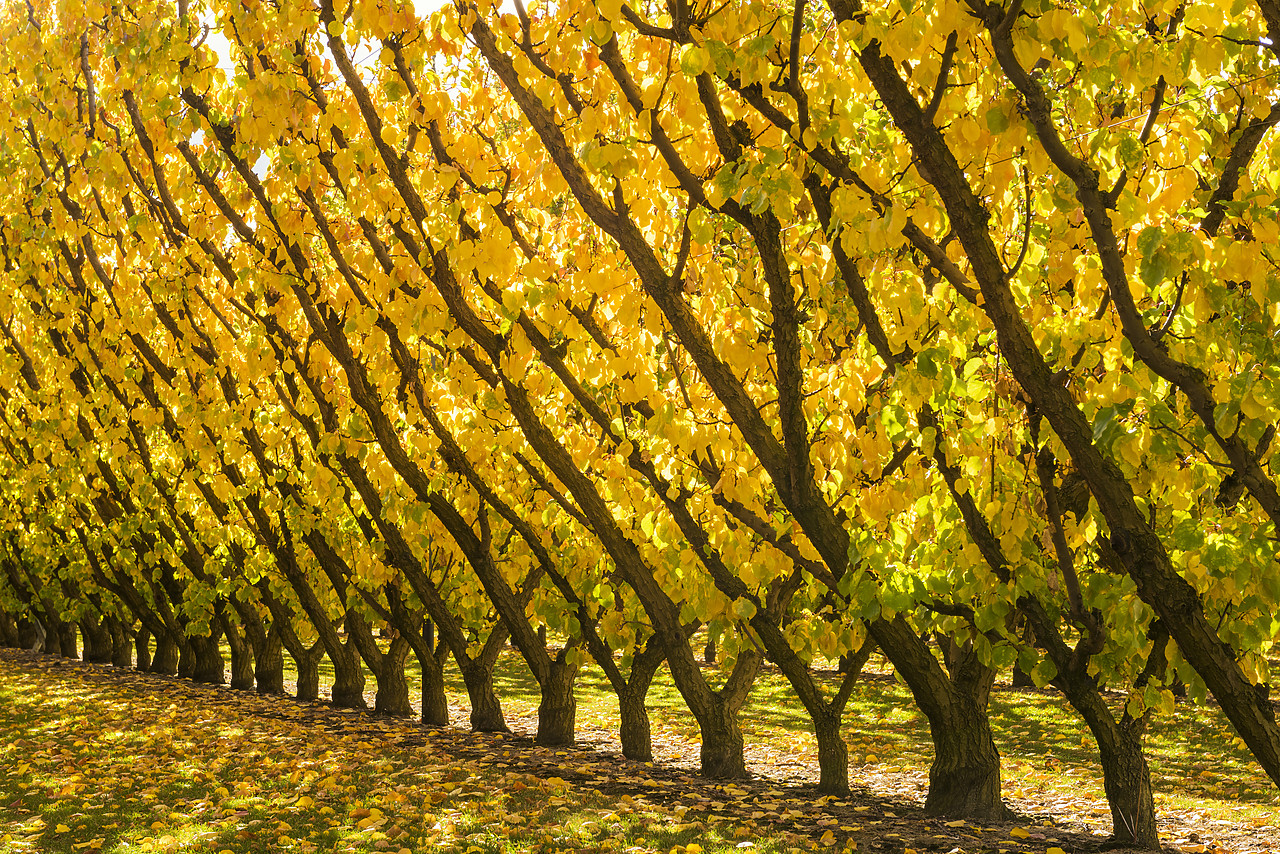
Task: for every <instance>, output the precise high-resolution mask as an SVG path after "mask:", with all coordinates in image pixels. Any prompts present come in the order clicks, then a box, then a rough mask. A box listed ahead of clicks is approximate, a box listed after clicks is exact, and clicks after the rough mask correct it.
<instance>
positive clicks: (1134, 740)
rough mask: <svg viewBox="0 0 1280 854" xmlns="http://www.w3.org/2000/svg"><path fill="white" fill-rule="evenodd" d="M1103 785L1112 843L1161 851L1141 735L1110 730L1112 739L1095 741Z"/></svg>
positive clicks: (1129, 730)
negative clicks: (1100, 762) (1110, 825)
mask: <svg viewBox="0 0 1280 854" xmlns="http://www.w3.org/2000/svg"><path fill="white" fill-rule="evenodd" d="M1098 753H1099V756H1100V758H1101V759H1102V786H1103V789H1105V790H1106V793H1107V803H1108V804H1109V805H1110V807H1111V823H1112V835H1113V841H1114V842H1115V843H1117V844H1119V845H1125V846H1133V847H1135V848H1147V849H1150V850H1152V851H1158V850H1159V849H1160V834H1159V832H1158V831H1157V830H1156V811H1155V800H1154V798H1153V797H1152V793H1151V769H1150V768H1148V767H1147V758H1146V756H1144V755H1143V752H1142V736H1141V735H1140V734H1139V733H1138V732H1135V731H1134V730H1133V729H1132V728H1130V727H1127V726H1124V725H1119V726H1115V727H1113V728H1112V734H1111V737H1108V738H1100V739H1098Z"/></svg>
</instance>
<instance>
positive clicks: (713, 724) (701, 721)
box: [698, 694, 747, 779]
mask: <svg viewBox="0 0 1280 854" xmlns="http://www.w3.org/2000/svg"><path fill="white" fill-rule="evenodd" d="M698 726H699V729H700V730H701V732H702V749H701V751H700V752H699V754H698V755H699V760H700V761H701V765H702V774H703V776H706V777H721V778H727V779H741V778H743V777H746V776H747V765H746V759H745V758H744V756H743V752H742V750H743V743H742V727H740V726H739V725H738V716H737V713H736V711H735V710H733V709H732V708H730V706H729V704H728V703H726V702H725V701H724V700H723V699H721V698H720V697H719V696H718V695H714V694H713V695H712V702H711V703H710V704H709V708H707V709H704V710H703V712H702V714H701V715H699V716H698Z"/></svg>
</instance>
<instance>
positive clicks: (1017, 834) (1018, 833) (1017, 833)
mask: <svg viewBox="0 0 1280 854" xmlns="http://www.w3.org/2000/svg"><path fill="white" fill-rule="evenodd" d="M1009 835H1010V836H1012V837H1013V838H1014V839H1026V838H1027V837H1028V836H1030V835H1031V831H1029V830H1026V829H1024V828H1021V827H1015V828H1014V829H1013V830H1011V831H1009Z"/></svg>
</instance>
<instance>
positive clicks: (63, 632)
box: [58, 622, 80, 658]
mask: <svg viewBox="0 0 1280 854" xmlns="http://www.w3.org/2000/svg"><path fill="white" fill-rule="evenodd" d="M58 643H59V650H58V654H59V655H61V656H62V657H63V658H79V657H80V656H79V654H78V653H77V652H76V624H75V623H70V622H66V623H59V624H58Z"/></svg>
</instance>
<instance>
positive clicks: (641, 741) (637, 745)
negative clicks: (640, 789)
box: [618, 685, 653, 762]
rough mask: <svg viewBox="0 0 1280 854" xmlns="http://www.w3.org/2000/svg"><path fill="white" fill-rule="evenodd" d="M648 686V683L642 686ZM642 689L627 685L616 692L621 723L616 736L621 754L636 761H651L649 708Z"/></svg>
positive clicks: (651, 746) (651, 741)
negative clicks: (620, 691)
mask: <svg viewBox="0 0 1280 854" xmlns="http://www.w3.org/2000/svg"><path fill="white" fill-rule="evenodd" d="M644 687H645V688H648V685H645V686H644ZM645 693H646V691H644V690H643V689H641V690H636V689H635V688H633V687H632V686H628V687H627V690H626V691H623V692H622V693H620V694H618V715H619V717H620V718H621V724H620V726H619V728H618V738H620V739H621V740H622V755H623V756H625V757H627V758H628V759H631V760H634V761H636V762H652V761H653V735H652V733H651V732H650V730H649V708H648V706H646V705H645V702H644V698H645Z"/></svg>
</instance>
